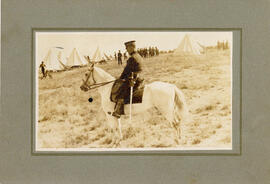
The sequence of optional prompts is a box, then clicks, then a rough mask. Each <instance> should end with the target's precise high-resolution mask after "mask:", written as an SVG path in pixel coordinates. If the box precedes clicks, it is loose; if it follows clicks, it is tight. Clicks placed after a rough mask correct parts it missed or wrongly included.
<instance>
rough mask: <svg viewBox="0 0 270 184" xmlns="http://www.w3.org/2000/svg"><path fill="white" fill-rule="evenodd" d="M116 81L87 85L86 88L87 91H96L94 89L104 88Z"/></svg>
mask: <svg viewBox="0 0 270 184" xmlns="http://www.w3.org/2000/svg"><path fill="white" fill-rule="evenodd" d="M116 80H118V79H116ZM116 80H112V81H108V82H101V83H96V84H92V85H89V86H88V85H87V87H88V90H91V89H96V88H99V87H101V86H105V85H107V84H110V83H112V82H114V81H116Z"/></svg>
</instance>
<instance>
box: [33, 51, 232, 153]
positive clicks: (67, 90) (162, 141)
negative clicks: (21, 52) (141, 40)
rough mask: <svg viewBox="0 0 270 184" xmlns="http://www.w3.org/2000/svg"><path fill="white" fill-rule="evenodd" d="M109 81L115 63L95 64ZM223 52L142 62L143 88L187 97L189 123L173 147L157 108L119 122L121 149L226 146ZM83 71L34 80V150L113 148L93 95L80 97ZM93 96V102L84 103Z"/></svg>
mask: <svg viewBox="0 0 270 184" xmlns="http://www.w3.org/2000/svg"><path fill="white" fill-rule="evenodd" d="M99 67H101V68H103V69H104V70H105V71H107V72H109V73H110V74H112V75H113V76H115V77H117V76H119V75H120V73H121V71H122V69H123V67H118V66H117V64H116V62H113V63H108V64H106V65H99ZM230 67H231V66H230V56H229V55H228V53H212V54H211V55H208V56H199V57H198V56H196V57H195V56H189V57H180V56H173V55H168V54H167V55H165V54H164V55H161V56H159V57H154V58H150V59H146V60H145V61H144V69H145V70H144V73H143V75H144V78H145V80H146V83H150V82H153V81H163V82H169V83H173V84H175V85H176V86H177V87H178V88H179V89H181V90H182V91H183V93H184V95H185V97H186V101H187V104H188V106H189V109H190V115H191V119H192V122H183V123H182V124H181V141H180V144H177V141H176V140H175V132H174V129H172V128H171V126H170V124H169V123H168V122H167V121H166V120H165V119H164V118H163V117H162V116H161V114H160V113H159V112H158V111H157V110H156V109H150V110H149V111H147V112H145V114H143V117H144V118H143V119H142V118H141V116H135V117H133V122H132V125H131V124H129V122H128V120H127V117H125V118H124V119H125V120H123V121H122V132H123V141H122V143H121V147H124V148H141V147H157V148H163V147H177V146H179V147H222V146H223V147H231V93H230V92H231V87H230V80H231V77H230V76H231V73H230V72H231V71H230V70H231V69H230ZM86 70H87V68H77V69H74V70H71V71H66V72H60V73H53V74H52V76H53V79H43V80H39V81H38V82H39V101H38V103H39V109H38V110H39V117H38V137H37V139H38V147H41V148H82V147H84V148H85V147H86V148H94V147H102V148H103V147H112V146H113V144H112V140H113V136H114V133H113V132H111V131H110V130H109V129H108V126H107V123H106V119H105V117H104V112H103V111H102V110H101V109H100V96H99V94H98V93H97V90H94V91H90V92H82V91H81V90H80V88H79V87H80V85H81V80H82V79H83V78H84V73H85V71H86ZM89 97H92V98H93V99H94V101H93V102H92V103H89V102H88V98H89Z"/></svg>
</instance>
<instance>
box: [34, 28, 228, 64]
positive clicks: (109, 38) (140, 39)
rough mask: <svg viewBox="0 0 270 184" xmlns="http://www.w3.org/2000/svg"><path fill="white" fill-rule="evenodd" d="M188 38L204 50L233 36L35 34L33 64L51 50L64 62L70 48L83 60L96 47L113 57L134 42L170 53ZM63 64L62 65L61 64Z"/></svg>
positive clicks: (167, 33) (193, 33) (206, 33)
mask: <svg viewBox="0 0 270 184" xmlns="http://www.w3.org/2000/svg"><path fill="white" fill-rule="evenodd" d="M185 34H189V35H190V37H191V39H192V40H194V41H196V42H199V43H200V44H202V45H205V46H211V45H216V43H217V41H228V42H229V43H230V45H231V43H232V32H195V31H194V32H174V31H167V32H165V31H163V32H157V31H155V32H149V31H148V32H131V31H125V32H108V31H106V32H105V31H104V32H36V35H35V37H36V62H37V63H40V62H41V61H42V60H43V59H44V57H45V56H46V55H47V53H48V51H49V49H50V48H53V50H60V49H55V47H62V48H63V49H61V51H62V55H63V56H64V57H63V58H66V57H68V56H69V55H70V54H71V52H72V50H73V48H77V50H78V52H79V54H80V55H81V57H82V58H83V56H86V55H89V56H90V58H91V57H92V56H93V54H94V52H95V51H96V49H97V47H99V49H100V51H101V53H103V52H104V53H105V54H107V55H113V54H114V52H115V51H118V50H121V52H124V51H125V45H124V43H125V42H127V41H130V40H136V47H137V48H144V47H147V48H148V47H149V46H154V47H158V48H159V49H160V50H173V49H175V48H177V47H178V45H179V44H180V42H181V40H182V39H183V37H184V36H185ZM64 62H65V61H64Z"/></svg>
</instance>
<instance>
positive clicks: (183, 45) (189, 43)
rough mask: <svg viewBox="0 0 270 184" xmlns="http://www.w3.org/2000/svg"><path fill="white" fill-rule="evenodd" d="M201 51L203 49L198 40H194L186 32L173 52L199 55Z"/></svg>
mask: <svg viewBox="0 0 270 184" xmlns="http://www.w3.org/2000/svg"><path fill="white" fill-rule="evenodd" d="M202 51H203V49H202V47H201V46H200V45H199V44H198V42H195V41H194V40H192V39H191V37H190V36H189V35H188V34H186V35H185V36H184V38H183V39H182V41H181V42H180V44H179V46H178V48H176V49H175V50H174V52H173V53H174V54H175V55H200V54H201V52H202Z"/></svg>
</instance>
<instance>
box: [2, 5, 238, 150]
mask: <svg viewBox="0 0 270 184" xmlns="http://www.w3.org/2000/svg"><path fill="white" fill-rule="evenodd" d="M0 2H1V0H0ZM106 32H107V33H112V34H119V33H126V32H129V33H132V32H131V31H123V32H115V31H110V32H108V31H106ZM133 32H135V33H143V32H145V31H133ZM147 32H159V31H147ZM161 32H170V31H161ZM175 32H176V31H175ZM177 32H186V33H188V32H231V34H232V38H231V48H230V49H231V71H230V72H231V94H233V81H232V79H233V63H232V62H233V61H232V58H233V31H177ZM42 33H54V34H55V33H57V34H62V33H74V34H79V33H85V32H82V31H74V32H38V31H35V32H34V40H35V43H34V46H35V48H34V51H35V53H34V54H35V55H34V56H35V58H34V63H35V64H34V65H35V84H36V89H35V102H36V103H35V107H36V108H35V118H34V120H35V127H34V131H35V137H34V138H35V140H34V143H35V146H34V148H35V150H34V151H36V152H43V151H44V152H47V151H50V152H59V151H61V152H62V151H65V152H74V151H77V152H99V151H100V152H119V151H121V152H122V151H124V152H129V151H130V152H134V151H135V152H136V151H141V152H142V151H179V150H187V151H196V150H198V151H199V150H209V151H215V150H216V151H219V150H220V151H221V150H233V130H232V127H233V126H232V123H233V121H231V148H228V147H199V146H197V147H189V146H183V147H175V148H39V149H37V133H38V131H37V130H38V107H39V106H38V94H39V93H38V87H39V86H38V71H39V65H38V64H37V55H38V54H37V53H38V50H37V45H38V39H37V34H42ZM89 33H95V34H96V33H97V32H96V31H95V32H91V31H89ZM102 33H105V32H104V31H100V34H102ZM0 39H1V37H0ZM0 48H1V44H0ZM0 51H1V50H0ZM0 56H1V53H0ZM0 87H1V83H0ZM0 89H1V88H0ZM0 95H1V94H0ZM232 99H233V97H232V95H231V112H232V102H233V100H232ZM0 110H1V109H0ZM232 113H233V112H232ZM232 113H231V117H233V115H232Z"/></svg>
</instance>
